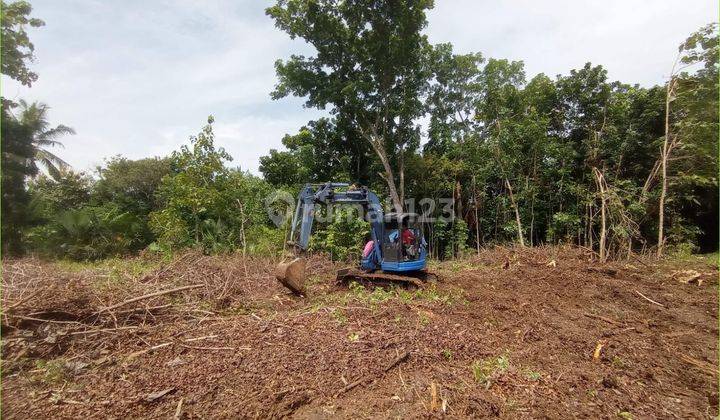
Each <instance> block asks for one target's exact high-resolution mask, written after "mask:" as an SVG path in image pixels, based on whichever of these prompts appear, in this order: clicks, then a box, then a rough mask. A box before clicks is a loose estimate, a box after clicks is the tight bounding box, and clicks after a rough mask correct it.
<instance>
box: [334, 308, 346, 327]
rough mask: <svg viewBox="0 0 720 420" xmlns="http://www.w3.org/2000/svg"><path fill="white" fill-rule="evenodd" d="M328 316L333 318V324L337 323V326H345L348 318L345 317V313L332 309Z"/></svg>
mask: <svg viewBox="0 0 720 420" xmlns="http://www.w3.org/2000/svg"><path fill="white" fill-rule="evenodd" d="M330 315H331V316H332V317H333V319H334V320H335V322H337V323H338V324H339V325H345V324H347V321H348V317H347V315H345V312H343V311H342V310H341V309H333V310H332V311H331V312H330Z"/></svg>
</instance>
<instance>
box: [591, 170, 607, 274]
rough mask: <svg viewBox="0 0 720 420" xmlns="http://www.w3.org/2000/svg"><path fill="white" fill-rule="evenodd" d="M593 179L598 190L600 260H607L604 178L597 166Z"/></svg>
mask: <svg viewBox="0 0 720 420" xmlns="http://www.w3.org/2000/svg"><path fill="white" fill-rule="evenodd" d="M593 172H594V175H595V181H596V182H597V186H598V190H600V245H599V246H600V262H605V261H607V252H606V247H605V241H606V238H607V227H606V214H605V180H604V178H603V175H602V173H601V172H600V170H598V169H597V168H593Z"/></svg>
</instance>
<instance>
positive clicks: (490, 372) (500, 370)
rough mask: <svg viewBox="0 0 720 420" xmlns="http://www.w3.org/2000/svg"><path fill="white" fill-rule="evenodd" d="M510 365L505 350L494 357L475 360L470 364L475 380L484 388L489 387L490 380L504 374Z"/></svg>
mask: <svg viewBox="0 0 720 420" xmlns="http://www.w3.org/2000/svg"><path fill="white" fill-rule="evenodd" d="M509 367H510V358H509V355H508V354H507V352H506V353H505V354H503V355H502V356H498V357H496V358H491V359H485V360H476V361H474V362H473V363H472V365H471V366H470V369H471V370H472V374H473V377H474V378H475V381H477V382H479V383H480V384H482V385H483V386H485V387H486V388H490V385H491V384H492V381H493V380H495V379H496V378H497V377H498V376H500V375H502V374H504V373H505V372H506V371H507V370H508V368H509Z"/></svg>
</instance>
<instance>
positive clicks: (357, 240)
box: [310, 207, 370, 260]
mask: <svg viewBox="0 0 720 420" xmlns="http://www.w3.org/2000/svg"><path fill="white" fill-rule="evenodd" d="M368 232H370V224H369V223H368V222H366V221H365V220H364V219H362V218H361V217H359V215H358V214H357V210H355V209H354V208H351V207H344V208H343V207H340V208H337V210H336V212H335V214H334V218H333V221H332V222H331V223H330V224H328V225H327V226H326V227H324V228H323V227H322V226H319V229H317V231H316V232H315V234H314V235H313V236H312V238H311V241H310V249H313V250H318V251H325V252H327V253H329V254H330V256H331V257H332V259H333V260H347V259H350V258H353V257H355V256H359V255H360V253H361V252H362V246H363V244H364V243H365V240H366V238H367V235H368Z"/></svg>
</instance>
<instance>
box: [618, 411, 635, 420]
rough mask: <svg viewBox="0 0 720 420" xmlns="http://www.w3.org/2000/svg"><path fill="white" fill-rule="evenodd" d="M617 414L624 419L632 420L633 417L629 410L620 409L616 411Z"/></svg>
mask: <svg viewBox="0 0 720 420" xmlns="http://www.w3.org/2000/svg"><path fill="white" fill-rule="evenodd" d="M617 415H618V417H620V418H621V419H626V420H632V419H633V415H632V413H631V412H629V411H620V412H618V413H617Z"/></svg>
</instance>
